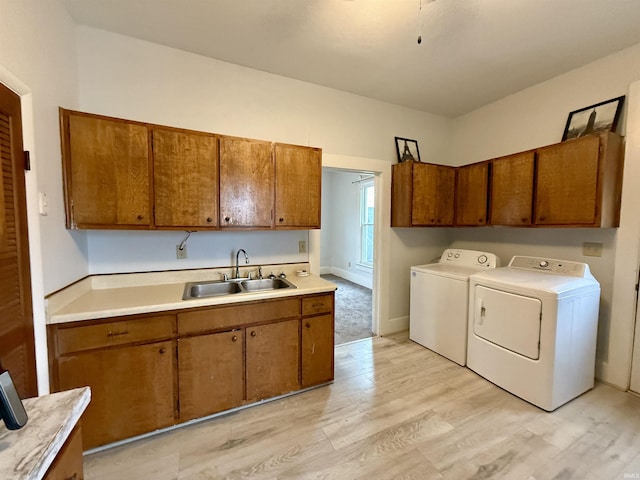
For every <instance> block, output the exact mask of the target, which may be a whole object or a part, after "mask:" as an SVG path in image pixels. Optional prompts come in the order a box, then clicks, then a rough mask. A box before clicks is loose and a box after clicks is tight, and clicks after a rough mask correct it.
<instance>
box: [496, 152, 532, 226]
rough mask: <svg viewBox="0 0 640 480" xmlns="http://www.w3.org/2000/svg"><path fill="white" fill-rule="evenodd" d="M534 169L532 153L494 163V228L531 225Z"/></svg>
mask: <svg viewBox="0 0 640 480" xmlns="http://www.w3.org/2000/svg"><path fill="white" fill-rule="evenodd" d="M534 165H535V153H534V152H533V151H529V152H523V153H517V154H515V155H509V156H506V157H501V158H496V159H494V160H492V161H491V187H490V191H491V194H490V195H491V202H490V211H489V223H490V224H491V225H505V226H521V227H522V226H529V225H531V215H532V213H533V178H534V177H533V175H534Z"/></svg>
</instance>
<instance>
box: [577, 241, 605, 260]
mask: <svg viewBox="0 0 640 480" xmlns="http://www.w3.org/2000/svg"><path fill="white" fill-rule="evenodd" d="M582 254H583V255H584V256H585V257H601V256H602V244H601V243H593V242H584V243H583V244H582Z"/></svg>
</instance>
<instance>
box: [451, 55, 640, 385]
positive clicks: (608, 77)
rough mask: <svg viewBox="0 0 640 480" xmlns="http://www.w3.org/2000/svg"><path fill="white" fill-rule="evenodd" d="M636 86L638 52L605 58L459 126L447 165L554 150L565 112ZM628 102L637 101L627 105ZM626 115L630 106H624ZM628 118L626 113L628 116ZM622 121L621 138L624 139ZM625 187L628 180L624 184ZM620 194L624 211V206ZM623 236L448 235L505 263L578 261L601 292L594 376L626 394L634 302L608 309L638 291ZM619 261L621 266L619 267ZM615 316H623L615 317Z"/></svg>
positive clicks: (632, 254) (602, 232) (582, 232)
mask: <svg viewBox="0 0 640 480" xmlns="http://www.w3.org/2000/svg"><path fill="white" fill-rule="evenodd" d="M638 79H640V45H636V46H634V47H632V48H629V49H626V50H623V51H621V52H618V53H616V54H614V55H611V56H608V57H605V58H603V59H601V60H598V61H596V62H593V63H591V64H589V65H586V66H584V67H582V68H579V69H577V70H574V71H572V72H569V73H567V74H564V75H561V76H559V77H557V78H554V79H552V80H549V81H547V82H544V83H541V84H539V85H536V86H534V87H532V88H529V89H526V90H523V91H521V92H519V93H517V94H514V95H511V96H509V97H506V98H504V99H502V100H500V101H497V102H495V103H492V104H490V105H487V106H485V107H483V108H480V109H478V110H476V111H474V112H472V113H470V114H468V115H465V116H463V117H460V118H457V119H455V121H454V127H453V150H452V161H453V163H454V164H456V165H462V164H466V163H472V162H475V161H481V160H487V159H490V158H493V157H497V156H500V155H505V154H510V153H515V152H519V151H523V150H527V149H530V148H534V147H538V146H542V145H547V144H552V143H557V142H559V141H560V140H561V138H562V132H563V130H564V125H565V122H566V119H567V115H568V113H569V112H571V111H573V110H577V109H579V108H582V107H586V106H588V105H591V104H594V103H597V102H600V101H603V100H608V99H610V98H614V97H617V96H620V95H627V94H628V90H629V85H630V84H631V83H633V82H634V81H636V80H638ZM627 101H631V102H634V101H636V102H637V101H640V99H637V98H635V99H634V98H627ZM627 107H628V106H627ZM625 110H626V109H625ZM624 126H625V118H624V116H623V118H622V119H621V124H620V125H619V127H620V128H619V131H620V132H621V133H623V134H624V131H625V130H624ZM625 180H626V179H625ZM629 193H630V192H629V190H628V187H627V190H626V191H624V192H623V209H624V208H625V206H626V205H625V202H629V201H630V200H627V199H628V198H629ZM625 228H626V225H625V224H624V219H623V222H621V228H620V229H539V230H532V229H521V230H520V229H506V228H487V229H477V230H476V229H461V230H455V231H453V232H452V239H453V240H454V241H453V244H454V245H455V246H458V247H464V246H467V247H474V248H475V247H480V248H482V249H486V250H489V251H495V252H496V253H497V254H499V255H500V256H501V259H502V261H503V263H504V262H507V261H508V260H509V258H510V256H511V255H513V254H521V255H541V256H549V257H553V258H561V259H568V260H577V261H582V262H586V263H588V264H589V265H590V266H591V269H592V271H593V274H594V276H595V277H596V278H597V279H598V281H599V282H600V284H601V287H602V297H601V298H602V301H601V305H600V324H599V332H598V355H597V376H598V378H600V379H602V380H604V381H606V382H609V383H612V384H614V385H616V386H619V387H621V388H627V385H628V376H629V363H630V352H631V341H632V338H633V320H632V318H629V313H628V310H629V308H628V307H629V305H631V304H632V303H634V302H635V295H634V294H633V293H631V292H630V291H629V289H627V290H626V291H627V292H629V293H628V294H627V295H626V296H625V297H624V298H619V296H618V300H617V302H616V303H617V304H616V305H614V303H613V296H614V291H615V290H616V289H617V288H616V287H617V286H620V287H621V288H622V285H623V284H624V285H627V286H631V285H635V282H636V279H637V268H635V267H636V266H637V262H636V261H635V260H634V259H636V258H637V255H638V252H637V251H626V252H621V251H617V248H618V235H619V233H620V231H623V230H624V229H625ZM583 242H599V243H602V244H603V255H602V257H599V258H596V257H585V256H583V255H582V245H583ZM620 255H623V256H625V257H628V258H629V260H630V261H631V262H632V263H633V266H634V270H635V272H636V274H635V278H633V275H632V274H629V273H628V272H626V273H625V278H622V277H618V276H617V272H616V268H615V265H616V258H617V257H619V256H620ZM618 261H619V260H618ZM617 309H622V310H625V311H624V313H623V314H621V315H620V316H617V315H616V311H617Z"/></svg>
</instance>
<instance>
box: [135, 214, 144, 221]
mask: <svg viewBox="0 0 640 480" xmlns="http://www.w3.org/2000/svg"><path fill="white" fill-rule="evenodd" d="M136 218H137V219H138V220H142V219H143V218H144V217H143V216H142V215H138V216H137V217H136Z"/></svg>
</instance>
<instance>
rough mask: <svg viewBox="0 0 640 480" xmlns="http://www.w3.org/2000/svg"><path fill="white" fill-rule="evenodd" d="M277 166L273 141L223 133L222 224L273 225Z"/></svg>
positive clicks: (237, 225)
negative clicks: (274, 158)
mask: <svg viewBox="0 0 640 480" xmlns="http://www.w3.org/2000/svg"><path fill="white" fill-rule="evenodd" d="M273 186H274V170H273V158H272V154H271V144H270V143H269V142H261V141H258V140H250V139H246V138H235V137H224V136H223V137H220V226H221V227H232V228H233V227H236V228H241V227H258V228H260V227H263V228H270V227H271V223H272V216H273V215H272V213H273Z"/></svg>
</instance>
